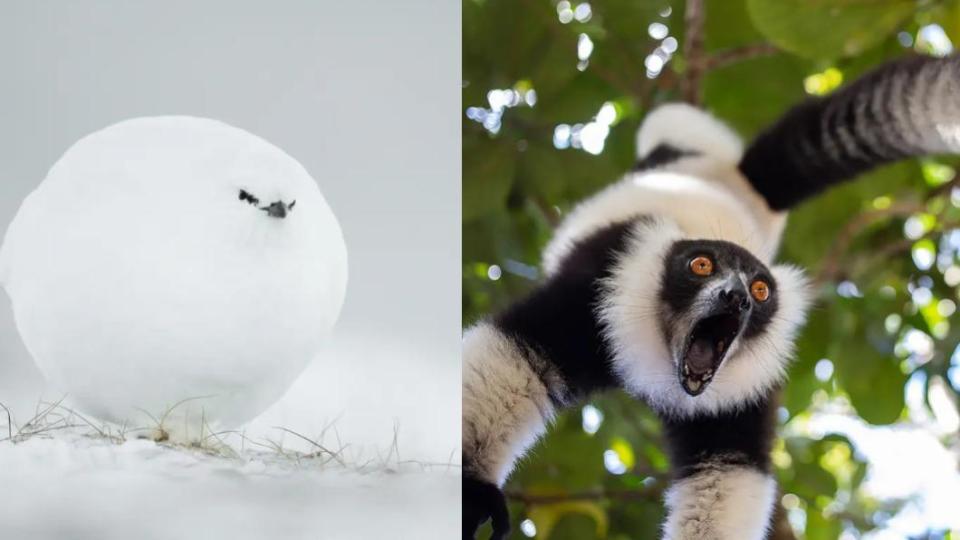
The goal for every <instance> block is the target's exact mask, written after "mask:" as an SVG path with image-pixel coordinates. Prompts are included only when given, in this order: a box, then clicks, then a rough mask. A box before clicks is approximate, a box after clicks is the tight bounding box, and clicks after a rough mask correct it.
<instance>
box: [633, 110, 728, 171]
mask: <svg viewBox="0 0 960 540" xmlns="http://www.w3.org/2000/svg"><path fill="white" fill-rule="evenodd" d="M664 146H666V147H669V148H672V149H673V150H676V151H679V153H680V154H700V155H708V156H711V157H714V158H716V159H718V160H719V161H721V162H724V163H731V164H735V163H737V162H738V161H740V156H741V155H742V154H743V141H741V140H740V137H739V136H737V134H736V133H734V132H733V130H731V129H730V128H729V127H727V125H726V124H724V123H723V122H721V121H719V120H717V119H716V118H714V117H713V116H711V115H710V113H708V112H706V111H702V110H700V109H698V108H696V107H693V106H692V105H687V104H684V103H670V104H667V105H661V106H660V107H658V108H656V109H654V110H653V112H651V113H650V114H648V115H647V117H646V118H645V119H644V121H643V124H642V125H641V126H640V131H639V132H638V133H637V158H638V159H641V160H642V159H644V158H646V157H647V156H649V155H650V153H651V152H653V151H654V150H656V149H657V148H658V147H664Z"/></svg>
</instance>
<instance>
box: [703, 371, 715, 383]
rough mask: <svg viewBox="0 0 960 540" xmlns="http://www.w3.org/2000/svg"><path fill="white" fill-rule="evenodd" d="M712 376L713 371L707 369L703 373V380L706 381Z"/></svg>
mask: <svg viewBox="0 0 960 540" xmlns="http://www.w3.org/2000/svg"><path fill="white" fill-rule="evenodd" d="M712 378H713V372H712V371H708V372H706V374H704V376H703V382H707V381H709V380H710V379H712Z"/></svg>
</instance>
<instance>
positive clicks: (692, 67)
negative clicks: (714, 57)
mask: <svg viewBox="0 0 960 540" xmlns="http://www.w3.org/2000/svg"><path fill="white" fill-rule="evenodd" d="M705 20H706V14H705V12H704V7H703V0H687V7H686V11H685V12H684V15H683V23H684V27H685V30H684V43H683V57H684V59H685V60H686V61H687V71H686V73H685V74H684V77H683V80H682V81H681V84H680V89H681V92H682V94H683V99H684V100H686V101H687V102H688V103H690V104H691V105H699V104H700V82H701V80H702V79H703V74H704V71H705V69H706V64H707V62H706V57H705V55H704V51H703V25H704V21H705Z"/></svg>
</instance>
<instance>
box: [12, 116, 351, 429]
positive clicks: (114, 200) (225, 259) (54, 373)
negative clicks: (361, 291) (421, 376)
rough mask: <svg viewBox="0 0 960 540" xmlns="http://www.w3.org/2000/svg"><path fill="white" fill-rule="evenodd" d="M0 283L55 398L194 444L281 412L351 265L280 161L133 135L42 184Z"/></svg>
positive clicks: (95, 141)
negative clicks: (205, 433) (160, 428)
mask: <svg viewBox="0 0 960 540" xmlns="http://www.w3.org/2000/svg"><path fill="white" fill-rule="evenodd" d="M0 283H2V284H3V286H4V288H5V289H6V290H7V293H8V294H9V296H10V298H11V300H12V303H13V309H14V316H15V320H16V323H17V328H18V329H19V331H20V335H21V336H22V338H23V341H24V343H25V344H26V346H27V349H28V350H29V351H30V353H31V355H32V356H33V358H34V360H35V361H36V363H37V365H38V366H39V367H40V369H41V371H42V372H43V373H44V374H45V375H46V377H47V379H48V381H49V382H50V383H51V384H52V385H53V388H54V389H55V390H57V391H59V392H63V393H64V394H66V395H68V396H69V399H70V400H71V401H72V403H73V404H74V405H75V406H77V407H78V408H79V409H80V410H81V411H83V412H86V413H88V414H91V415H94V416H96V417H99V418H101V419H104V420H109V421H114V422H125V423H127V424H128V425H144V423H146V424H150V423H151V422H150V421H149V420H146V418H149V417H150V416H152V417H154V418H155V419H157V420H160V419H163V420H164V424H165V426H164V427H165V429H170V427H169V426H173V428H174V429H176V430H177V431H182V430H186V433H182V434H181V436H185V437H189V436H190V432H193V435H199V432H200V430H201V429H202V428H203V427H204V426H202V425H201V422H206V423H207V424H209V425H210V426H219V427H231V426H237V425H239V424H241V423H243V422H245V421H247V420H250V419H251V418H253V417H254V416H256V415H257V414H259V413H260V412H262V411H263V410H265V409H266V408H267V407H269V406H270V405H271V404H272V403H273V402H275V401H276V400H277V399H279V397H280V396H281V395H283V393H284V392H285V391H286V390H287V388H288V387H289V386H290V384H292V382H293V381H294V380H295V379H296V377H297V376H298V375H299V374H300V373H301V372H302V371H303V369H304V368H305V367H306V366H307V364H308V363H309V362H310V360H312V359H313V358H314V357H315V356H316V355H317V354H318V352H319V350H320V347H321V345H322V344H323V342H324V339H325V338H326V337H328V335H329V333H330V331H331V329H332V327H333V325H334V322H335V321H336V319H337V317H338V316H339V313H340V309H341V306H342V304H343V300H344V295H345V291H346V283H347V252H346V245H345V243H344V240H343V235H342V233H341V230H340V226H339V224H338V222H337V219H336V217H335V216H334V214H333V212H332V211H331V210H330V207H329V206H328V205H327V203H326V201H325V200H324V198H323V195H322V194H321V192H320V189H319V188H318V186H317V183H316V182H315V181H314V180H313V178H311V177H310V175H309V174H308V173H307V171H306V170H305V169H304V168H303V167H302V166H301V165H300V164H299V163H298V162H297V161H296V160H295V159H293V158H292V157H290V156H289V155H287V154H286V153H284V152H283V151H282V150H280V149H279V148H277V147H276V146H273V145H272V144H270V143H268V142H266V141H264V140H263V139H261V138H259V137H257V136H254V135H252V134H250V133H248V132H246V131H243V130H241V129H238V128H235V127H232V126H229V125H227V124H224V123H222V122H218V121H215V120H209V119H203V118H194V117H186V116H169V117H153V118H137V119H132V120H127V121H123V122H120V123H118V124H115V125H112V126H110V127H107V128H105V129H103V130H101V131H97V132H95V133H93V134H91V135H88V136H86V137H84V138H83V139H81V140H80V141H79V142H77V143H76V144H74V145H73V146H72V147H71V148H70V149H69V150H67V152H66V154H64V156H63V157H62V158H60V160H59V161H58V162H57V163H56V164H55V165H54V166H53V167H52V168H51V169H50V172H49V174H48V175H47V178H46V179H45V180H44V181H43V183H41V184H40V186H39V187H38V188H37V189H36V190H35V191H34V192H33V193H32V194H31V195H30V196H29V197H27V199H26V200H25V201H24V203H23V205H22V206H21V208H20V210H19V212H18V214H17V216H16V218H15V219H14V221H13V223H12V224H11V225H10V228H9V230H8V231H7V235H6V238H5V241H4V244H3V247H2V250H0ZM164 415H166V418H163V417H164Z"/></svg>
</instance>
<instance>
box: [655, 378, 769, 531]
mask: <svg viewBox="0 0 960 540" xmlns="http://www.w3.org/2000/svg"><path fill="white" fill-rule="evenodd" d="M775 411H776V405H775V404H774V401H773V397H772V393H771V395H770V396H768V397H767V398H766V399H763V400H761V401H760V402H758V403H753V404H749V405H745V406H744V407H743V408H742V409H739V410H736V411H729V412H725V413H718V414H716V415H711V416H699V417H696V418H683V419H681V418H664V419H663V426H664V433H665V435H666V438H667V442H668V444H669V446H670V454H671V462H672V466H673V475H674V482H673V484H672V485H671V486H670V488H669V490H668V491H667V495H666V505H667V521H666V523H665V524H664V529H663V533H664V535H663V538H664V540H693V539H711V540H728V539H729V540H733V539H738V540H763V539H764V538H766V537H767V534H768V531H769V530H770V525H771V519H772V516H773V509H774V502H775V500H776V492H777V487H776V480H774V478H773V477H772V476H771V474H770V449H771V443H772V441H773V438H774V432H775V430H774V419H775Z"/></svg>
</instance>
